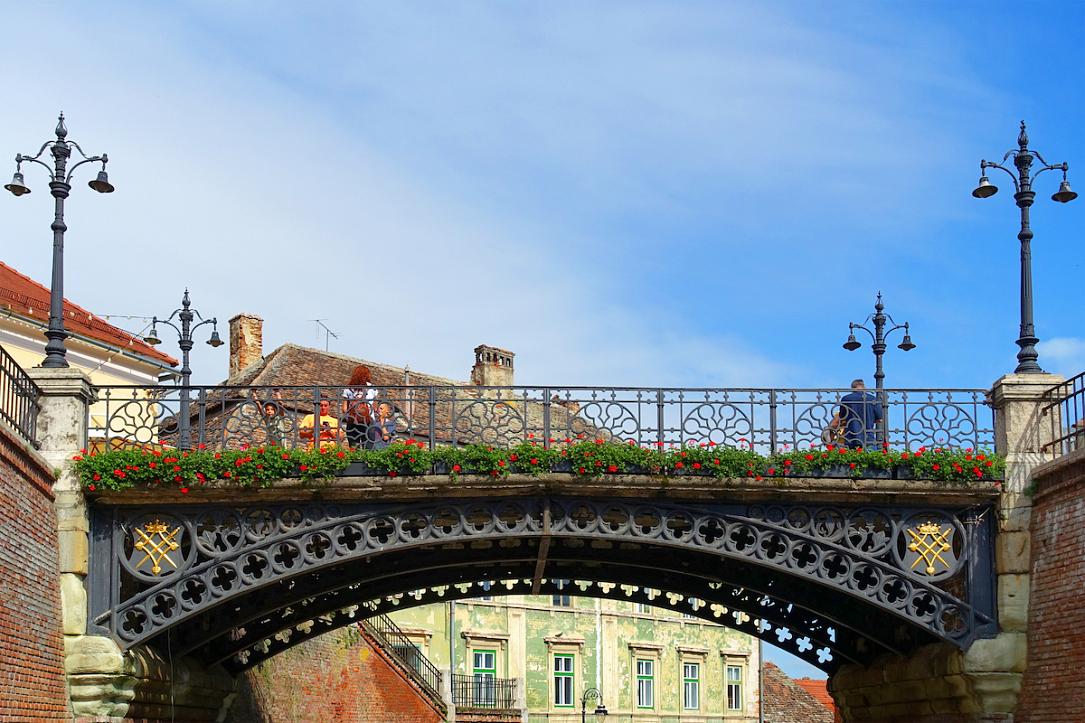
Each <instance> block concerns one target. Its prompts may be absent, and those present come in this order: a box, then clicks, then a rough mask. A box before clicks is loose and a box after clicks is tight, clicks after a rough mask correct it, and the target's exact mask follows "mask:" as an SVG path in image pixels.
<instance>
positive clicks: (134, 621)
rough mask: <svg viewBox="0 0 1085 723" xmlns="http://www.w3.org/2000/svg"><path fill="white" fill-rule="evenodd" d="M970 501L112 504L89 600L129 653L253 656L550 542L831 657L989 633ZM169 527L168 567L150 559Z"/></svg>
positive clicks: (984, 539)
mask: <svg viewBox="0 0 1085 723" xmlns="http://www.w3.org/2000/svg"><path fill="white" fill-rule="evenodd" d="M544 511H548V513H544ZM974 512H975V511H974V510H963V509H900V508H897V509H890V508H876V507H843V506H834V507H830V506H803V505H711V504H709V505H703V504H688V505H685V504H678V503H675V504H662V503H654V502H645V501H631V500H619V499H613V500H591V499H577V498H524V499H496V498H495V499H478V500H472V501H466V502H457V503H432V502H418V503H409V504H399V505H389V504H368V505H361V504H343V505H336V504H322V503H316V502H312V503H297V504H280V505H261V506H251V507H232V506H231V507H212V506H173V507H167V508H160V509H128V508H120V507H117V508H100V509H98V510H96V511H95V513H94V521H93V545H94V549H93V551H92V559H94V560H95V561H96V564H98V565H99V566H100V567H99V569H96V571H95V572H94V574H92V575H91V576H90V585H91V597H92V608H93V614H94V620H95V622H96V623H97V624H99V625H101V626H103V630H104V631H105V632H107V633H108V634H110V635H112V636H113V637H114V638H115V639H116V640H117V642H118V643H119V644H120V645H121V646H122V647H124V648H130V647H132V646H134V645H138V644H143V643H154V642H155V641H156V640H157V639H159V638H160V636H162V635H163V634H164V633H166V631H171V632H170V638H171V645H172V646H173V649H174V650H175V651H182V652H191V651H194V652H196V653H197V654H198V655H200V656H201V657H202V658H204V659H205V660H207V661H208V662H216V661H222V662H224V663H225V664H227V665H228V667H231V668H233V669H242V668H244V667H247V666H248V665H251V664H253V661H258V660H260V659H263V658H264V657H266V656H267V655H269V654H274V652H277V651H279V650H282V649H285V648H286V647H290V646H291V645H294V644H297V642H299V640H300V639H303V638H305V637H307V636H308V635H309V632H308V631H302V630H301V629H300V626H302V625H303V624H304V625H307V626H308V627H309V628H310V629H311V630H315V631H318V632H321V631H326V630H328V629H332V628H334V627H338V626H339V625H343V624H346V623H347V622H349V621H351V620H355V619H356V617H359V616H361V617H364V615H365V612H364V611H365V610H368V611H370V612H383V611H385V610H387V609H391V608H389V607H387V605H390V604H393V603H392V602H391V601H395V602H394V605H398V606H403V607H405V606H409V605H416V604H425V603H427V602H431V601H433V600H434V595H439V596H446V597H445V599H448V597H455V596H456V595H457V593H456V592H453V590H456V589H459V590H460V591H461V592H466V591H469V590H472V586H473V585H474V583H475V582H477V581H479V580H490V581H498V582H497V583H495V584H493V587H494V588H495V590H497V591H501V589H502V588H504V590H505V591H507V592H509V593H513V592H516V593H521V592H527V591H530V588H531V584H532V582H533V580H532V578H533V575H534V570H535V565H536V563H537V560H538V556H539V544H540V542H541V541H542V540H543V538H544V537H545V538H547V541H548V544H547V548H548V552H547V562H546V564H547V568H546V570H547V579H548V580H549V581H550V586H551V588H554V587H556V589H562V587H567V586H571V591H572V592H574V593H576V594H582V595H591V596H601V597H624V599H634V600H638V601H645V602H651V603H653V604H662V602H663V601H666V604H669V605H671V606H674V607H679V606H683V605H684V606H687V607H689V608H690V612H691V614H695V615H698V616H700V617H704V618H706V619H712V620H716V621H717V622H718V621H720V620H721V619H722V620H723V621H725V622H726V623H727V624H729V625H731V626H732V627H736V628H738V629H740V630H744V631H746V632H750V633H751V634H755V635H758V636H759V637H763V638H765V639H768V640H770V641H771V642H773V643H774V644H778V645H782V647H784V648H785V649H788V650H790V651H791V652H794V653H795V654H797V655H799V656H800V657H804V658H805V659H807V660H809V661H810V662H812V663H814V664H815V665H819V666H821V667H823V668H825V669H826V670H833V669H835V667H836V666H838V665H840V664H842V663H843V662H862V661H865V660H870V659H871V658H872V656H875V655H877V654H881V653H884V652H887V651H894V650H900V649H906V648H909V647H912V646H913V645H918V644H922V643H923V642H931V641H934V640H945V641H949V642H951V643H953V644H955V645H958V646H961V647H965V646H967V645H968V644H969V643H970V642H971V640H972V639H973V638H975V637H976V636H979V635H986V634H988V633H991V632H992V631H993V629H994V626H995V622H994V618H993V599H994V597H993V589H992V586H993V579H994V578H993V573H992V569H991V564H992V563H991V542H990V541H991V534H992V531H991V530H990V519H989V518H990V517H991V516H986V517H983V516H980V517H979V518H977V517H976V516H975V514H974ZM544 517H546V518H547V519H548V520H549V524H548V525H544ZM977 519H978V520H979V521H978V522H977ZM174 521H176V522H174ZM148 522H150V523H151V524H150V526H149V525H148ZM966 522H967V523H968V524H966ZM927 526H936V527H937V530H938V532H937V534H934V533H931V534H928V532H927V531H928V530H929V529H931V528H929V527H927ZM175 528H176V529H175ZM917 534H918V535H919V536H920V539H922V540H924V541H925V544H924V545H921V546H919V547H916V548H915V549H913V548H912V545H913V544H914V543H915V542H916V539H917V538H916V535H917ZM147 539H151V540H153V544H151V543H147V542H146V541H145V540H147ZM165 540H169V543H168V544H169V545H171V546H172V545H173V544H174V543H175V544H176V546H177V547H176V549H175V550H174V549H171V550H170V557H169V564H168V565H158V566H157V567H158V568H159V569H158V570H157V571H155V570H153V569H147V567H146V565H145V562H144V561H143V559H142V556H143V555H145V554H146V551H147V550H148V549H151V550H159V551H160V552H161V551H162V550H164V548H163V547H162V544H163V541H165ZM141 541H142V542H143V544H142V546H140V543H141ZM946 545H948V548H946V547H944V546H946ZM932 551H937V555H936V556H935V557H933V558H932V557H931V554H933V552H932ZM156 554H159V553H156ZM916 555H918V556H920V557H921V558H922V559H924V560H928V561H929V562H928V563H927V564H926V565H924V566H919V565H916V564H915V559H916ZM930 567H935V571H934V572H930V571H929V568H930ZM559 575H560V577H559ZM645 580H650V581H651V585H652V587H651V588H646V587H644V581H645ZM111 581H112V582H111ZM571 581H575V582H571ZM544 587H545V586H544ZM438 591H440V592H438ZM472 594H477V591H473V592H472ZM462 596H467V595H466V594H464V595H462ZM690 600H698V601H703V604H698V605H691V604H690V603H689V601H690ZM359 606H361V608H359ZM359 609H362V610H363V612H362V613H359V612H358V610H359Z"/></svg>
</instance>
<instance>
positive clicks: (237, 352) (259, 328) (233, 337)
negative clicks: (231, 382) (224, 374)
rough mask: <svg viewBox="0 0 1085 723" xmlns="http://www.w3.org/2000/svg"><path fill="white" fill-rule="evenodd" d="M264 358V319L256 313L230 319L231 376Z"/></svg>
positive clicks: (239, 315)
mask: <svg viewBox="0 0 1085 723" xmlns="http://www.w3.org/2000/svg"><path fill="white" fill-rule="evenodd" d="M263 358H264V320H263V319H261V318H260V317H259V316H257V315H256V314H238V315H237V316H235V317H234V318H232V319H230V378H231V379H232V378H233V377H235V376H237V375H238V374H240V373H241V372H242V371H244V370H245V369H246V368H247V367H249V366H251V365H253V364H256V363H257V362H259V361H260V360H262V359H263Z"/></svg>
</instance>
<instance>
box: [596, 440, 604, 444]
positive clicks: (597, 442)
mask: <svg viewBox="0 0 1085 723" xmlns="http://www.w3.org/2000/svg"><path fill="white" fill-rule="evenodd" d="M595 443H596V444H602V443H603V440H601V439H597V440H595Z"/></svg>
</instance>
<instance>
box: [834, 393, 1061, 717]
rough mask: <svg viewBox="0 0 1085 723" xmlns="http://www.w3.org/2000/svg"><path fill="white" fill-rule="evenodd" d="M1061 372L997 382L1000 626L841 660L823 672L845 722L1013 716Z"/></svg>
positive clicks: (1022, 666) (992, 400)
mask: <svg viewBox="0 0 1085 723" xmlns="http://www.w3.org/2000/svg"><path fill="white" fill-rule="evenodd" d="M1062 381H1063V380H1062V378H1061V377H1059V376H1055V375H1052V374H1009V375H1007V376H1004V377H1002V378H1001V379H999V380H998V381H996V382H995V383H994V385H993V386H992V388H991V392H990V394H989V401H990V403H991V406H992V407H993V408H994V412H995V449H996V450H997V451H998V452H999V453H1000V454H1002V455H1004V456H1005V457H1006V480H1005V482H1004V483H1003V489H1002V494H1001V495H1000V496H999V501H998V534H997V537H996V539H995V573H996V575H997V577H998V580H997V590H996V595H997V598H996V601H997V602H996V604H997V609H998V625H999V633H998V635H997V636H995V637H993V638H989V639H984V640H977V641H975V642H974V643H973V644H972V646H971V647H970V648H969V649H968V650H967V651H964V652H961V651H960V650H957V649H956V648H955V647H953V646H952V645H949V644H945V643H940V644H936V645H929V646H926V647H925V648H923V649H921V650H919V651H916V652H915V653H913V654H912V655H910V656H908V657H906V658H902V657H888V658H886V659H884V660H882V661H879V662H878V663H876V664H874V665H871V666H868V667H865V668H864V667H859V666H844V667H843V668H841V670H840V671H839V672H838V673H837V674H836V675H835V676H834V677H833V679H832V680H831V681H830V689H831V691H832V693H833V697H834V698H835V699H836V701H837V705H838V706H840V708H841V711H842V712H843V714H844V719H845V720H846V721H894V722H895V721H901V722H902V723H903V722H904V721H908V723H919V722H921V721H935V720H938V721H941V720H947V719H948V718H946V717H945V716H947V715H953V716H955V717H954V718H953V720H960V721H987V722H994V721H1012V720H1013V716H1014V711H1015V709H1016V707H1017V697H1018V693H1019V692H1020V690H1021V683H1022V676H1023V674H1024V671H1025V665H1026V654H1027V644H1026V643H1027V637H1026V636H1027V626H1028V607H1029V563H1030V558H1031V549H1030V539H1029V520H1030V516H1031V512H1032V499H1031V497H1030V496H1029V493H1028V488H1029V484H1030V480H1031V476H1032V470H1033V469H1034V468H1035V467H1036V466H1037V465H1039V464H1041V463H1042V462H1043V461H1044V460H1045V458H1046V457H1045V455H1044V453H1043V451H1042V450H1043V445H1044V444H1045V443H1047V442H1049V441H1051V439H1053V438H1054V436H1053V431H1057V430H1055V429H1053V427H1052V424H1051V420H1050V419H1048V418H1046V417H1044V415H1043V411H1044V406H1045V404H1046V400H1045V398H1044V395H1045V393H1046V392H1047V391H1048V390H1050V389H1051V388H1052V387H1053V386H1055V385H1056V384H1059V383H1060V382H1062Z"/></svg>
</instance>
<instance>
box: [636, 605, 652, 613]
mask: <svg viewBox="0 0 1085 723" xmlns="http://www.w3.org/2000/svg"><path fill="white" fill-rule="evenodd" d="M633 612H635V613H640V614H641V615H651V613H652V606H651V605H649V604H648V603H633Z"/></svg>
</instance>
